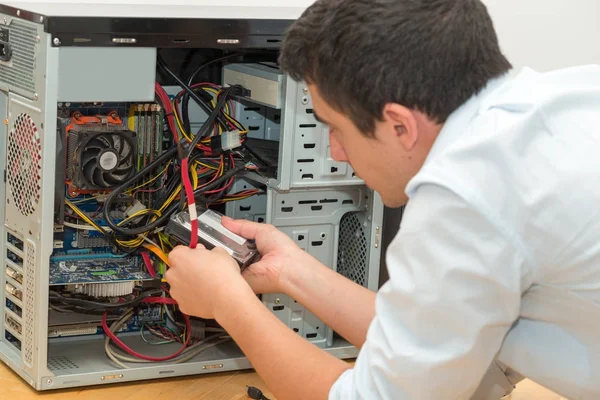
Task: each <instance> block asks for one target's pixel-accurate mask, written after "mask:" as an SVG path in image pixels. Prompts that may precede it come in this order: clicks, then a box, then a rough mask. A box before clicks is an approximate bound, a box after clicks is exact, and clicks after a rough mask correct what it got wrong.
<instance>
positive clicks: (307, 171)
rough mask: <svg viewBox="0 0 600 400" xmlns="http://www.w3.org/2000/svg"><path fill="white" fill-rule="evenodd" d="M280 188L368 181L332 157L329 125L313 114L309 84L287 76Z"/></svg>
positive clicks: (282, 123)
mask: <svg viewBox="0 0 600 400" xmlns="http://www.w3.org/2000/svg"><path fill="white" fill-rule="evenodd" d="M281 127H282V134H281V145H280V149H279V176H278V182H279V184H278V189H280V190H289V189H291V188H314V187H331V186H355V185H362V184H364V183H363V181H362V180H361V179H359V178H358V177H356V176H355V174H354V171H353V170H352V168H351V167H350V165H349V164H348V163H345V162H337V161H335V160H333V159H332V158H331V152H330V150H329V134H328V127H327V126H326V125H324V124H322V123H319V122H318V121H317V120H316V119H315V117H314V114H313V108H312V102H311V100H310V95H309V91H308V88H307V86H306V85H305V84H304V83H302V82H301V83H298V82H296V81H294V80H293V79H290V78H289V77H286V79H285V105H284V112H283V115H282V121H281Z"/></svg>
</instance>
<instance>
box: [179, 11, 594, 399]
mask: <svg viewBox="0 0 600 400" xmlns="http://www.w3.org/2000/svg"><path fill="white" fill-rule="evenodd" d="M281 67H282V69H283V70H284V71H285V72H287V73H289V74H290V75H291V76H292V77H293V78H295V79H298V80H300V79H303V80H306V81H307V82H308V83H309V89H310V93H311V96H312V100H313V105H314V110H315V114H316V116H318V119H319V120H321V121H323V122H324V123H326V124H328V126H329V127H330V141H331V154H332V157H333V158H334V159H336V160H339V161H347V162H349V163H350V164H351V165H352V167H353V168H354V170H355V171H356V173H357V174H358V175H359V176H360V177H361V178H363V179H364V181H365V182H366V184H367V185H368V186H369V187H370V188H372V189H374V190H376V191H377V192H378V193H379V194H380V195H381V197H382V199H383V201H384V203H385V204H386V205H387V206H389V207H398V206H401V205H403V204H405V203H407V202H408V203H407V207H406V210H405V213H404V218H403V221H402V228H401V230H400V231H399V233H398V234H397V236H396V237H395V238H394V241H393V242H392V243H391V245H390V246H389V249H388V252H387V255H386V261H387V266H388V269H389V275H390V280H389V281H388V282H387V283H386V284H385V285H384V286H383V287H382V288H381V290H380V291H379V292H378V293H377V294H374V293H371V292H369V291H367V290H366V289H363V288H362V287H359V286H358V285H355V284H354V283H352V282H350V281H349V280H346V279H345V278H343V277H341V276H339V275H337V274H336V273H334V272H333V271H331V270H330V269H328V268H326V267H325V266H323V265H320V264H319V263H318V262H317V261H316V260H315V259H314V258H312V257H311V256H309V255H308V254H307V253H305V252H303V251H301V250H300V249H299V248H298V247H297V246H296V245H295V244H294V243H293V242H292V241H291V240H290V239H288V237H287V236H285V235H284V234H283V233H280V232H279V231H277V230H276V229H275V228H273V227H271V226H266V225H259V224H254V223H251V222H245V221H232V220H225V221H224V224H225V225H226V227H227V228H228V229H230V230H232V231H233V232H236V233H238V234H240V235H242V236H245V237H247V238H253V239H256V243H257V246H258V249H259V251H260V253H261V254H262V260H261V261H259V262H258V263H257V264H255V265H253V266H252V267H250V268H249V269H248V270H247V272H245V273H244V275H243V276H241V275H240V273H239V269H238V267H237V265H236V264H235V262H234V261H233V260H232V259H231V258H229V257H228V256H227V255H226V253H225V252H224V251H222V250H218V249H216V250H213V251H206V250H190V249H186V248H182V247H180V248H177V249H176V250H174V251H173V252H172V253H171V254H170V255H169V259H170V261H171V262H172V266H173V267H172V269H171V270H169V272H168V273H167V279H168V281H169V282H170V284H171V287H172V289H171V294H172V295H173V297H174V298H175V299H176V300H177V301H178V302H179V304H180V305H181V309H182V311H184V312H187V313H190V314H193V315H198V316H201V317H206V318H216V320H217V321H218V322H219V323H220V324H221V325H222V326H223V327H224V328H225V329H226V330H227V331H228V332H229V333H230V334H231V336H232V337H233V339H234V340H235V341H236V342H237V343H238V345H239V346H240V347H241V349H242V350H243V351H244V352H245V354H246V355H247V356H248V357H249V359H250V361H251V362H252V364H253V366H254V367H255V369H256V370H257V371H258V373H259V374H260V375H261V376H262V378H263V379H264V380H265V382H266V383H267V385H268V386H269V388H270V389H271V390H272V391H273V392H274V393H275V394H276V396H277V397H278V398H280V399H284V398H285V399H325V398H327V397H329V398H330V399H379V398H380V399H421V400H423V399H431V400H433V399H435V400H439V399H468V398H469V397H470V396H471V395H472V394H473V393H474V391H475V390H476V388H477V386H478V384H479V382H480V381H481V379H482V377H483V375H484V373H485V371H486V369H487V368H488V366H489V365H490V364H492V362H493V361H494V360H495V359H496V358H497V359H498V360H500V361H501V362H502V363H504V364H506V365H507V366H509V367H511V368H513V369H514V370H516V371H517V372H519V373H520V374H522V375H524V376H526V377H529V378H531V379H533V380H535V381H537V382H538V383H541V384H542V385H545V386H547V387H549V388H550V389H552V390H554V391H556V392H558V393H560V394H562V395H564V396H568V397H569V398H573V399H575V398H577V399H592V398H593V399H598V398H600V67H598V66H587V67H580V68H573V69H567V70H563V71H555V72H550V73H546V74H540V73H536V72H534V71H531V70H524V71H522V72H519V71H513V72H511V64H510V63H509V61H507V60H506V58H505V57H504V56H503V55H502V53H501V52H500V49H499V46H498V41H497V37H496V34H495V32H494V28H493V25H492V22H491V20H490V17H489V15H488V13H487V11H486V8H485V6H484V5H483V4H482V3H481V2H480V1H479V0H319V1H317V2H316V3H315V4H314V5H313V6H311V7H310V8H309V9H308V10H307V11H306V12H305V13H304V14H303V15H302V17H301V18H300V19H299V20H298V21H297V22H295V23H294V25H293V27H292V28H291V29H290V31H289V32H288V34H287V38H286V40H285V42H284V44H283V50H282V55H281ZM255 292H256V293H268V292H283V293H286V294H287V295H289V296H291V297H292V298H294V299H296V300H297V301H299V302H300V303H302V304H303V305H304V306H306V307H307V308H308V309H310V310H311V311H312V312H314V313H315V314H316V315H317V316H318V317H319V318H321V319H322V320H323V321H324V322H325V323H326V324H328V325H329V326H331V327H332V328H333V329H335V331H337V332H339V333H340V334H342V335H343V336H344V337H345V338H346V339H347V340H348V341H350V342H351V343H352V344H354V345H355V346H357V347H358V348H360V354H359V356H358V359H357V361H356V364H355V366H354V368H353V369H350V367H349V365H348V364H346V363H345V362H343V361H340V360H337V359H335V358H334V357H333V356H330V355H328V354H327V353H325V352H324V351H322V350H320V349H318V348H317V347H315V346H313V345H311V344H309V343H308V342H306V341H305V340H303V339H302V338H301V337H299V336H298V335H297V334H295V333H294V332H292V331H291V330H289V329H288V328H287V327H285V326H284V325H283V324H281V323H280V322H279V321H278V320H277V319H276V318H275V317H274V316H273V315H272V314H271V313H270V312H269V310H267V309H266V308H265V307H263V305H262V304H261V303H260V301H259V300H258V299H257V298H256V297H255V295H254V293H255Z"/></svg>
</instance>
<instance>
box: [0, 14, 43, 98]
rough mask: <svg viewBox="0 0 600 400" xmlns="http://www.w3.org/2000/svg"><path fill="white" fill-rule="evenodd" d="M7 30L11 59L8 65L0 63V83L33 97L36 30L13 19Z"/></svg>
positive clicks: (28, 24)
mask: <svg viewBox="0 0 600 400" xmlns="http://www.w3.org/2000/svg"><path fill="white" fill-rule="evenodd" d="M9 29H10V36H9V43H10V46H11V48H12V58H11V61H10V63H4V64H3V63H0V81H1V82H4V83H7V84H8V85H10V86H13V87H15V88H18V89H21V90H23V91H25V92H26V93H28V94H29V95H30V96H31V97H33V95H34V93H35V64H36V59H35V50H36V48H35V47H36V42H37V41H36V37H37V28H36V26H35V25H34V24H30V23H28V22H26V21H20V20H17V19H15V20H13V22H12V23H11V24H10V26H9Z"/></svg>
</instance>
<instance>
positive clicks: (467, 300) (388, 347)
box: [330, 185, 528, 400]
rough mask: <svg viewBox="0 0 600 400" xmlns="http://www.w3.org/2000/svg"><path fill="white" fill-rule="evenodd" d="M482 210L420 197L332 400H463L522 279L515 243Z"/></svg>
mask: <svg viewBox="0 0 600 400" xmlns="http://www.w3.org/2000/svg"><path fill="white" fill-rule="evenodd" d="M474 203H475V204H474ZM487 209H488V208H487V207H486V204H484V203H481V200H480V199H477V198H469V199H464V198H462V197H461V196H458V195H456V194H455V193H453V192H452V191H450V190H448V189H445V188H442V187H440V186H436V185H423V186H421V187H420V188H419V189H418V190H417V192H416V194H415V195H414V196H413V198H412V199H411V201H410V202H409V204H408V207H407V210H406V212H405V214H404V218H403V221H402V229H401V231H400V232H399V234H398V235H397V236H396V238H395V239H394V241H393V242H392V243H391V245H390V246H389V247H388V251H387V257H386V260H387V266H388V270H389V273H390V280H389V281H388V282H387V283H386V284H385V285H384V286H383V287H382V288H381V290H380V291H379V293H378V295H377V299H376V316H375V318H374V319H373V322H372V325H371V327H370V329H369V335H368V339H367V341H366V342H365V345H364V346H363V348H362V350H361V353H360V355H359V357H358V359H357V361H356V364H355V367H354V369H353V370H348V371H346V372H344V374H343V375H342V376H341V377H340V379H338V380H337V381H336V383H335V384H334V387H333V389H332V391H331V395H330V398H331V399H345V400H346V399H347V400H359V399H361V400H362V399H373V398H377V399H399V400H401V399H402V400H404V399H419V400H438V399H445V398H452V399H458V398H461V399H463V398H470V396H471V395H472V394H473V392H474V391H475V390H476V389H477V386H478V385H479V383H480V381H481V379H482V377H483V375H484V373H485V372H486V370H487V369H488V367H489V366H490V364H491V363H492V361H493V360H494V357H495V356H496V354H497V352H498V351H499V349H500V347H501V346H502V342H503V340H504V337H505V335H506V333H507V332H508V331H509V329H510V328H511V326H512V324H513V323H514V321H515V320H516V319H517V318H518V317H519V312H520V299H521V291H522V284H523V283H522V282H523V281H524V280H525V281H526V279H527V276H528V274H527V273H526V271H527V266H526V265H527V263H528V262H527V261H525V260H526V256H524V255H523V253H522V252H521V249H522V248H523V246H521V245H520V243H519V242H518V241H519V238H518V236H517V235H516V234H515V233H514V232H513V231H512V230H511V227H510V226H506V225H504V224H503V221H502V219H501V218H500V217H499V215H498V213H499V211H498V212H496V211H491V212H489V211H487ZM482 210H486V211H485V212H484V211H482ZM525 284H526V282H525V283H524V285H525Z"/></svg>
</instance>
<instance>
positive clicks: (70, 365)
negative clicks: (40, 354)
mask: <svg viewBox="0 0 600 400" xmlns="http://www.w3.org/2000/svg"><path fill="white" fill-rule="evenodd" d="M48 369H49V370H50V371H52V372H54V371H59V370H65V369H79V365H77V364H75V363H74V362H73V361H71V360H70V359H69V358H67V357H65V356H57V357H50V358H49V359H48Z"/></svg>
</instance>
